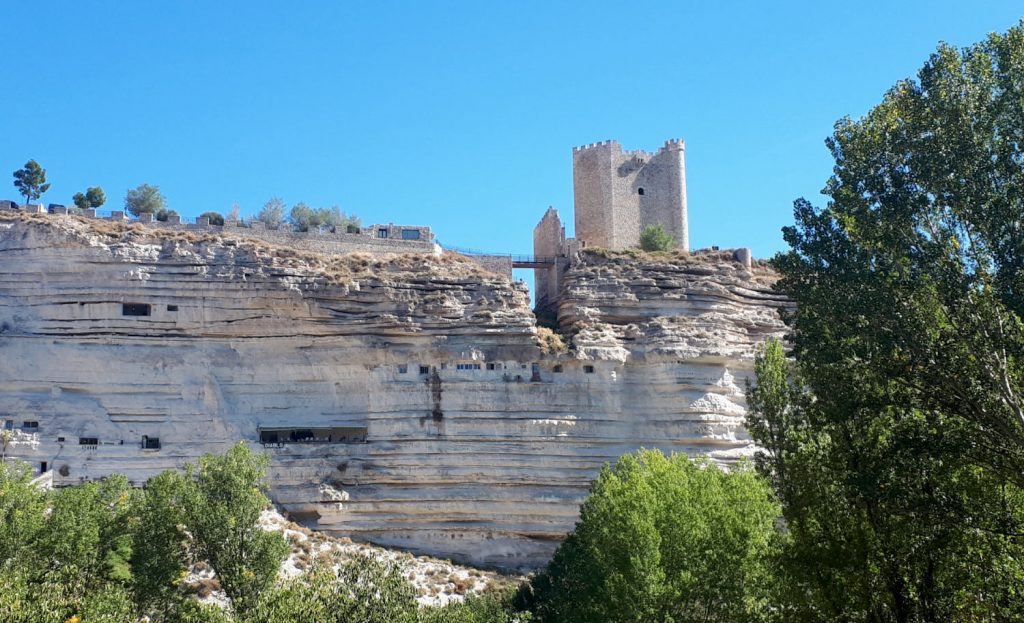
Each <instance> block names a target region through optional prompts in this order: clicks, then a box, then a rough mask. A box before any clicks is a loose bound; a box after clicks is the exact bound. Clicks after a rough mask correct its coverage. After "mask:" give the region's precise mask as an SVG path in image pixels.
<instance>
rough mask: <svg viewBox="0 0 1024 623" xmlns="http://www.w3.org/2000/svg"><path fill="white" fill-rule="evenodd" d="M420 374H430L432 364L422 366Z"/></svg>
mask: <svg viewBox="0 0 1024 623" xmlns="http://www.w3.org/2000/svg"><path fill="white" fill-rule="evenodd" d="M420 374H430V366H420Z"/></svg>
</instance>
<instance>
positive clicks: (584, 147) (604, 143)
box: [572, 139, 622, 153]
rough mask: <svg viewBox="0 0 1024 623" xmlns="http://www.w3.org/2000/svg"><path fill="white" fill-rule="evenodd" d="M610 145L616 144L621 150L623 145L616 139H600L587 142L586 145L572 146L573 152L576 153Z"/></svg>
mask: <svg viewBox="0 0 1024 623" xmlns="http://www.w3.org/2000/svg"><path fill="white" fill-rule="evenodd" d="M610 146H616V147H618V148H619V149H620V150H621V149H622V145H619V142H618V141H616V140H614V139H608V140H607V141H598V142H597V143H587V144H586V145H580V146H579V147H573V148H572V153H576V152H578V151H586V150H588V149H595V148H597V147H610Z"/></svg>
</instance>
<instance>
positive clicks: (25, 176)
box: [14, 160, 50, 203]
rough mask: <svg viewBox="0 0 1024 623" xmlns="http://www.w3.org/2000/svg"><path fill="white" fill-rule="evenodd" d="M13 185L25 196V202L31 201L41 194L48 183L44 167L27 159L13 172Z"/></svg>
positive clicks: (45, 189) (47, 186) (47, 188)
mask: <svg viewBox="0 0 1024 623" xmlns="http://www.w3.org/2000/svg"><path fill="white" fill-rule="evenodd" d="M14 186H15V187H16V188H17V189H18V192H19V193H21V194H22V195H23V196H24V197H25V203H31V202H32V201H35V200H36V199H39V198H40V197H42V196H43V193H45V192H46V191H47V190H49V189H50V185H49V184H48V183H47V182H46V169H44V168H43V167H41V166H39V163H38V162H36V161H35V160H29V161H28V162H26V163H25V166H23V167H22V168H20V169H18V170H17V171H15V172H14Z"/></svg>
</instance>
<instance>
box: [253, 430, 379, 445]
mask: <svg viewBox="0 0 1024 623" xmlns="http://www.w3.org/2000/svg"><path fill="white" fill-rule="evenodd" d="M259 435H260V443H262V444H264V445H278V444H286V443H366V436H367V429H366V427H365V426H332V427H329V428H326V427H325V428H260V429H259Z"/></svg>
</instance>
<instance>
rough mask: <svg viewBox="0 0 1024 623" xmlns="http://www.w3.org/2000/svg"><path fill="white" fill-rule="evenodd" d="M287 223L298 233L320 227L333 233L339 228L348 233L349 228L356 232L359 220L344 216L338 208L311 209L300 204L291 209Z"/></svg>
mask: <svg viewBox="0 0 1024 623" xmlns="http://www.w3.org/2000/svg"><path fill="white" fill-rule="evenodd" d="M288 221H289V222H290V223H291V224H292V226H293V227H295V229H296V230H298V231H309V230H310V229H316V228H318V227H321V226H323V227H327V228H329V229H330V230H331V231H335V230H336V229H337V228H339V227H340V228H342V229H343V230H345V231H349V230H350V229H351V228H355V229H356V231H358V228H359V219H358V218H357V217H355V216H352V217H350V216H346V215H345V213H344V212H342V211H341V208H339V207H338V206H332V207H330V208H311V207H309V206H308V205H306V204H305V203H302V202H299V203H297V204H295V205H294V206H293V207H292V209H291V212H290V213H289V215H288Z"/></svg>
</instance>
